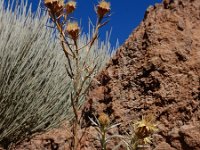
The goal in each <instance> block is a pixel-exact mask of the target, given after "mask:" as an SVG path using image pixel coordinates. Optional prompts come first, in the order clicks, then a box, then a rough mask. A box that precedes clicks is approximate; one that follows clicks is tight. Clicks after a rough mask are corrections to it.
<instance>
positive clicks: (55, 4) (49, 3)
mask: <svg viewBox="0 0 200 150" xmlns="http://www.w3.org/2000/svg"><path fill="white" fill-rule="evenodd" d="M44 4H45V6H46V7H47V8H48V11H49V12H50V14H51V15H56V16H57V17H58V16H60V15H61V14H62V11H63V7H64V1H63V0H44Z"/></svg>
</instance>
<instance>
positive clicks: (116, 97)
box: [84, 0, 200, 150]
mask: <svg viewBox="0 0 200 150" xmlns="http://www.w3.org/2000/svg"><path fill="white" fill-rule="evenodd" d="M199 25H200V1H199V0H164V1H163V4H157V5H155V6H150V7H149V8H148V10H147V11H146V14H145V18H144V20H143V21H142V23H141V24H140V26H139V27H138V28H137V29H136V30H135V31H134V32H133V33H132V34H131V35H130V37H129V38H128V39H127V41H126V42H125V44H124V45H122V46H121V47H120V48H119V49H118V51H117V53H116V55H115V56H114V57H113V58H112V59H111V60H110V62H109V63H108V64H107V66H106V68H105V69H104V70H103V71H102V72H101V74H100V75H99V76H97V77H96V80H95V81H94V82H93V85H92V88H91V91H90V94H89V96H88V104H87V107H86V108H85V110H84V113H85V114H86V117H85V118H86V121H85V125H86V126H87V116H88V115H91V116H92V115H96V116H98V115H99V113H101V112H105V113H107V114H109V115H110V117H111V119H112V121H113V122H120V123H122V125H121V126H120V127H119V128H118V133H120V134H124V133H125V131H126V130H128V128H129V123H130V122H131V121H134V120H136V119H138V118H140V117H141V116H142V115H147V114H153V115H154V116H155V117H156V119H157V121H158V122H159V125H158V127H159V133H157V135H155V138H154V144H153V145H152V149H154V148H155V149H157V150H158V149H163V150H164V149H166V150H169V149H178V150H194V149H195V150H197V149H200V145H199V144H200V142H199V135H200V130H199V127H200V126H199V121H200V117H199V115H200V109H199V106H200V59H199V58H200V28H199ZM88 125H89V124H88ZM156 137H157V138H156ZM158 137H159V138H158Z"/></svg>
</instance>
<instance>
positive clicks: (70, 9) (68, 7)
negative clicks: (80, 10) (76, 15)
mask: <svg viewBox="0 0 200 150" xmlns="http://www.w3.org/2000/svg"><path fill="white" fill-rule="evenodd" d="M75 9H76V2H75V1H69V2H67V4H66V12H67V14H70V13H72V12H73V11H74V10H75Z"/></svg>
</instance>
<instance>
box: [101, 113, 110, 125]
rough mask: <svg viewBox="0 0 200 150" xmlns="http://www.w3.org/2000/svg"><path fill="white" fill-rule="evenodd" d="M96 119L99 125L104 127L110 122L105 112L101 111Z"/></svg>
mask: <svg viewBox="0 0 200 150" xmlns="http://www.w3.org/2000/svg"><path fill="white" fill-rule="evenodd" d="M98 120H99V123H100V125H102V126H104V127H106V126H108V125H109V124H110V119H109V117H108V115H107V114H105V113H101V114H100V115H99V118H98Z"/></svg>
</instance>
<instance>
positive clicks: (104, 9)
mask: <svg viewBox="0 0 200 150" xmlns="http://www.w3.org/2000/svg"><path fill="white" fill-rule="evenodd" d="M108 12H110V3H108V2H106V1H104V0H102V1H101V2H99V5H97V14H98V16H99V17H100V18H103V17H104V16H105V15H106V14H107V13H108Z"/></svg>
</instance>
